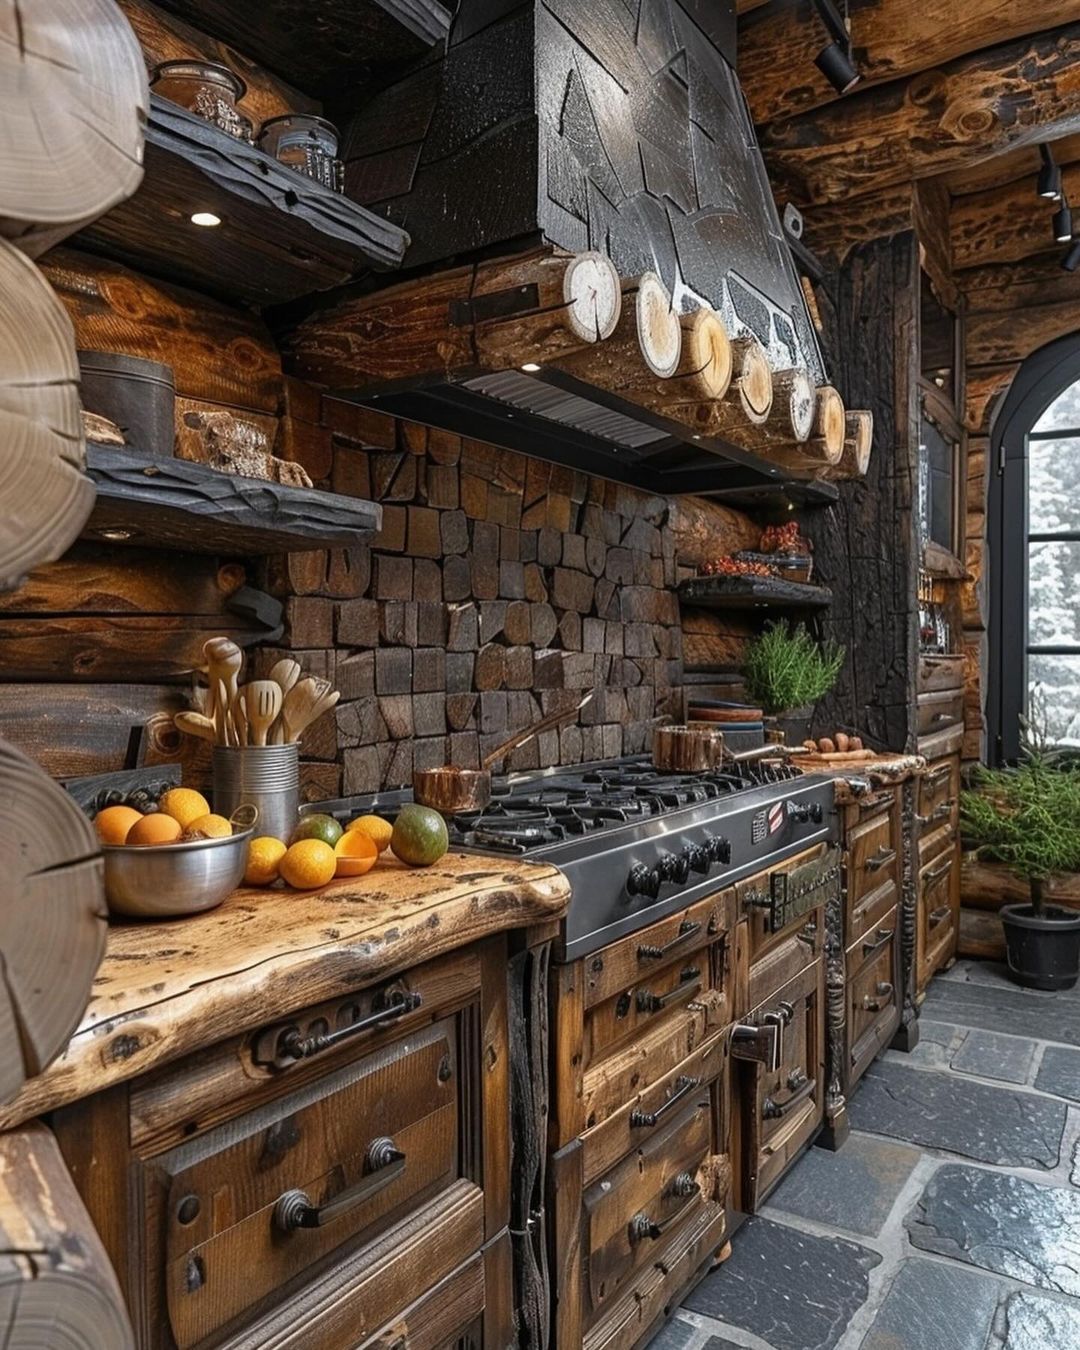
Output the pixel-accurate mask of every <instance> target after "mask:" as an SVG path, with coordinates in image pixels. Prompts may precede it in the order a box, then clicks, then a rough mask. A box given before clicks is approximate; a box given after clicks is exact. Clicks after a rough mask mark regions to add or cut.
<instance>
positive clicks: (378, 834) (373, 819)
mask: <svg viewBox="0 0 1080 1350" xmlns="http://www.w3.org/2000/svg"><path fill="white" fill-rule="evenodd" d="M350 830H359V831H360V833H361V834H366V835H367V837H368V838H369V839H370V840H371V842H372V843H373V844H374V845H375V848H376V850H377V852H379V853H382V851H383V850H384V849H385V848H388V847H389V845H390V839H391V836H392V835H393V833H394V827H393V825H391V824H390V822H389V821H388V820H383V818H382V816H357V818H356V819H355V820H350V821H349V823H348V825H346V826H345V832H346V834H347V833H348V832H349V831H350Z"/></svg>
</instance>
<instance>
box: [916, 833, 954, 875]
mask: <svg viewBox="0 0 1080 1350" xmlns="http://www.w3.org/2000/svg"><path fill="white" fill-rule="evenodd" d="M956 847H957V843H956V827H955V826H954V825H952V824H951V823H950V824H947V825H940V826H939V827H938V828H937V829H936V830H929V831H927V832H926V833H924V834H922V835H920V836H919V849H918V854H919V861H918V868H919V871H920V872H922V871H924V870H925V869H926V867H927V866H928V865H929V864H930V863H932V862H933V861H934V859H935V858H940V857H941V855H942V854H943V853H948V852H949V851H950V849H955V848H956Z"/></svg>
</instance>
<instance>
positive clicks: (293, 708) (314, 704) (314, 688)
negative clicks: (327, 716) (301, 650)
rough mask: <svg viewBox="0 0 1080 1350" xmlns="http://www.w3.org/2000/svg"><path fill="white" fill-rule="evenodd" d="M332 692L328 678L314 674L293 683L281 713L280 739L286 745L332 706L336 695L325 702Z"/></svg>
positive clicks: (296, 739) (298, 737) (335, 700)
mask: <svg viewBox="0 0 1080 1350" xmlns="http://www.w3.org/2000/svg"><path fill="white" fill-rule="evenodd" d="M333 693H334V690H333V689H332V688H331V686H330V681H329V680H323V679H319V678H318V677H317V676H314V675H309V676H308V677H307V679H304V680H301V681H300V682H299V683H298V684H295V685H293V687H292V688H291V689H290V690H289V692H288V695H287V696H286V699H285V706H284V709H283V711H282V715H281V720H282V739H283V740H284V742H285V744H286V745H292V744H293V742H294V741H298V740H299V739H300V736H301V734H302V733H303V731H304V729H305V728H306V727H308V726H310V725H311V723H312V722H314V721H315V719H316V717H321V716H322V714H323V713H324V712H326V711H327V709H328V708H332V707H333V706H334V704H335V703H336V702H337V696H335V697H334V699H333V702H330V703H327V702H326V700H327V699H328V698H329V697H330V695H331V694H333ZM320 705H322V706H320ZM249 713H250V709H249Z"/></svg>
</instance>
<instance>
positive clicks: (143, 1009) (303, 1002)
mask: <svg viewBox="0 0 1080 1350" xmlns="http://www.w3.org/2000/svg"><path fill="white" fill-rule="evenodd" d="M456 861H459V862H460V863H466V862H467V863H468V864H470V865H471V870H469V871H466V870H465V869H464V868H460V867H459V869H458V870H459V871H461V872H462V873H463V875H462V880H463V881H472V882H474V883H475V881H482V882H483V884H478V885H477V884H474V885H473V889H470V890H465V891H460V890H459V891H457V892H454V891H453V890H452V889H448V892H447V894H446V896H445V898H441V899H440V898H439V897H438V894H437V893H435V894H434V895H433V894H428V895H426V896H424V897H422V901H426V903H424V902H421V903H418V904H417V905H416V906H415V908H414V909H413V910H412V911H411V912H404V913H403V912H401V910H400V909H399V908H394V907H392V908H391V909H390V911H389V912H383V913H382V914H381V915H380V917H379V918H377V919H376V918H374V915H373V914H371V913H370V912H369V913H368V915H367V921H366V922H364V923H362V924H361V925H359V926H358V927H357V929H356V931H353V932H348V933H343V932H338V933H335V935H334V936H326V937H325V938H324V940H323V941H321V942H320V941H307V942H305V941H304V935H303V933H302V932H298V933H297V944H296V945H295V946H294V947H292V948H290V949H289V950H287V951H274V952H270V953H268V954H267V955H265V956H260V955H259V954H258V949H257V948H255V949H253V950H252V952H251V958H252V959H251V960H250V961H248V962H246V963H243V964H241V963H239V962H237V963H235V964H234V966H233V967H232V968H229V969H221V970H219V971H217V972H216V973H202V974H200V970H203V971H205V967H200V966H199V964H198V963H197V962H194V961H193V962H192V965H191V969H190V971H186V972H185V978H184V979H183V980H182V981H180V982H179V983H177V982H176V981H174V983H175V984H176V988H175V991H174V992H171V993H164V994H163V995H162V996H161V997H160V998H158V999H156V1000H155V999H153V998H152V997H151V998H149V999H145V1000H144V999H141V998H138V999H131V1000H130V1003H128V1002H126V1001H125V999H124V997H123V996H119V997H118V996H117V995H115V994H110V995H107V996H105V995H102V994H101V993H100V992H98V993H96V994H95V998H94V999H93V1000H92V1002H91V1005H90V1008H89V1009H88V1010H87V1014H86V1016H85V1017H84V1019H83V1022H82V1024H81V1025H80V1026H79V1028H78V1029H77V1030H76V1032H75V1033H74V1035H73V1036H72V1038H71V1041H70V1042H69V1043H68V1047H67V1049H66V1050H65V1051H64V1053H63V1054H62V1055H61V1056H60V1057H59V1059H57V1060H56V1061H55V1062H54V1063H53V1064H52V1065H51V1066H50V1067H49V1068H48V1069H47V1070H46V1071H45V1072H44V1073H42V1074H40V1075H38V1076H37V1077H36V1078H33V1079H31V1080H29V1081H28V1082H27V1083H26V1084H25V1085H24V1087H23V1089H22V1091H21V1092H20V1093H19V1095H18V1096H17V1097H16V1098H15V1099H14V1100H13V1101H11V1102H9V1103H8V1104H7V1105H5V1106H2V1107H0V1129H12V1128H13V1127H15V1126H16V1125H20V1124H22V1123H23V1122H24V1121H27V1120H30V1119H32V1118H33V1117H35V1116H39V1115H41V1114H43V1113H44V1112H47V1111H53V1110H56V1109H58V1108H59V1107H62V1106H67V1105H70V1104H71V1103H73V1102H76V1101H79V1100H80V1099H82V1098H84V1097H88V1096H91V1095H93V1094H94V1093H97V1092H101V1091H103V1090H104V1089H106V1088H110V1087H114V1086H116V1085H117V1084H118V1083H123V1082H125V1081H127V1080H129V1079H132V1078H136V1077H138V1076H140V1075H142V1074H144V1073H147V1072H149V1071H150V1070H152V1069H158V1068H161V1067H162V1066H163V1065H165V1064H168V1063H170V1062H172V1061H174V1060H177V1059H180V1058H182V1057H183V1056H185V1055H187V1054H190V1053H192V1052H193V1051H195V1050H198V1049H200V1048H202V1047H204V1046H209V1045H213V1044H215V1043H216V1042H217V1041H220V1040H223V1039H224V1038H226V1037H228V1036H234V1035H236V1034H238V1033H240V1032H244V1031H248V1030H251V1029H252V1028H254V1027H258V1026H261V1025H262V1024H264V1023H268V1022H274V1021H276V1020H278V1019H279V1018H281V1017H283V1016H287V1015H288V1014H289V1013H291V1012H293V1011H295V1010H297V1009H299V1008H303V1007H306V1006H308V1005H310V1004H312V1003H318V1002H321V1001H323V1000H325V999H332V998H336V997H339V996H341V995H343V994H346V993H349V992H350V991H353V990H356V989H360V988H363V987H365V986H368V985H371V984H374V983H378V982H379V981H381V980H385V979H389V978H391V977H392V976H394V975H396V974H399V973H400V972H402V971H404V970H408V969H410V968H412V967H413V966H417V965H420V964H421V963H423V962H424V961H429V960H431V959H433V958H434V957H437V956H442V955H445V954H446V953H447V952H450V951H454V950H456V949H457V948H460V947H465V946H468V945H469V944H470V943H472V942H475V941H478V940H480V939H482V938H485V937H490V936H492V935H493V934H496V933H500V932H505V931H508V930H511V929H520V928H528V927H531V926H533V925H537V924H540V925H543V924H550V923H552V922H553V921H557V920H558V919H559V918H561V916H562V915H563V914H564V912H565V910H566V907H567V905H568V903H569V899H570V886H569V883H568V882H567V880H566V878H565V877H564V876H563V874H562V873H561V872H560V871H558V869H557V868H554V867H551V866H548V865H537V864H520V863H515V862H513V861H510V862H506V861H503V860H500V861H499V862H498V864H497V865H496V866H492V860H491V859H488V858H483V859H481V858H469V859H465V858H460V857H459V859H457V860H456ZM485 867H486V869H487V870H489V871H490V873H491V878H490V881H488V880H487V879H485V878H483V877H482V876H479V875H478V874H480V873H482V872H483V871H484V870H485ZM515 874H520V875H515ZM406 875H408V874H406ZM411 875H413V876H416V875H417V874H415V873H413V874H411ZM251 895H252V892H250V891H239V892H237V894H236V896H234V897H231V898H230V900H229V901H226V904H225V906H222V908H221V909H219V910H215V911H213V912H212V913H211V914H208V915H199V916H196V917H194V918H192V919H186V920H178V921H174V922H171V923H166V924H162V923H160V922H158V923H145V924H138V925H132V926H127V927H122V928H116V929H111V930H110V946H109V949H108V950H107V952H106V957H105V960H104V962H103V963H102V967H101V970H100V971H99V975H98V981H97V983H96V985H95V988H96V989H98V988H99V986H101V985H102V983H103V982H104V984H105V985H106V986H107V985H108V983H109V981H110V980H111V978H112V976H113V972H114V970H115V969H116V968H117V967H118V966H119V965H120V962H121V961H124V962H128V961H133V960H135V959H136V957H137V948H138V943H139V941H140V940H145V941H146V943H147V945H148V947H160V946H161V943H162V935H163V933H168V932H169V931H170V930H171V932H172V933H173V934H179V932H180V931H181V925H190V924H195V923H198V924H201V925H205V924H206V923H207V921H212V920H213V919H214V917H215V916H218V918H219V922H222V921H223V920H227V918H228V916H229V910H228V908H227V907H228V906H230V905H232V904H234V903H235V902H240V901H243V900H245V899H249V898H250V897H251ZM307 898H308V897H305V896H300V897H291V899H292V900H293V901H294V903H295V904H296V905H297V907H299V905H302V904H303V903H304V901H305V900H306V899H307ZM314 898H316V899H318V900H322V899H325V898H326V896H325V893H324V894H323V895H320V896H319V897H314ZM298 927H299V928H302V925H301V924H298ZM312 927H313V929H317V931H319V932H320V933H327V932H328V931H333V930H332V929H331V930H328V929H327V928H326V920H325V919H324V918H320V919H319V921H318V923H317V924H316V925H312ZM313 935H314V934H313ZM115 947H122V948H124V949H125V950H123V951H122V952H120V953H117V952H116V951H115V950H114V948H115ZM133 948H134V949H135V950H134V951H133V950H132V949H133ZM154 955H155V954H154V953H153V952H151V951H148V954H147V964H148V965H150V967H151V969H150V977H151V978H150V982H149V983H147V982H146V980H145V979H144V981H143V982H142V983H141V984H140V985H139V986H138V991H137V992H138V993H140V994H142V993H150V994H152V993H153V991H154V990H155V988H162V985H161V984H160V983H156V982H153V980H152V975H153V973H154V972H153V968H152V962H153V959H154ZM110 958H111V959H110ZM132 992H135V991H132ZM109 1002H111V1003H112V1004H113V1008H112V1010H111V1011H109V1010H108V1009H107V1007H106V1006H104V1005H106V1004H107V1003H109Z"/></svg>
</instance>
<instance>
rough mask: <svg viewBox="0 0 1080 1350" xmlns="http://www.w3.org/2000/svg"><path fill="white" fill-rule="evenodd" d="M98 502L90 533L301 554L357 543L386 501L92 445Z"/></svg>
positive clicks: (90, 463)
mask: <svg viewBox="0 0 1080 1350" xmlns="http://www.w3.org/2000/svg"><path fill="white" fill-rule="evenodd" d="M86 464H87V470H88V472H89V474H90V477H91V478H92V479H93V480H94V483H95V484H96V486H97V504H96V505H95V507H94V510H93V513H92V514H91V516H90V519H89V521H88V522H87V526H86V529H85V531H84V536H85V537H87V538H91V539H98V540H101V539H105V540H108V541H109V542H111V543H131V544H141V545H144V546H145V545H152V546H155V547H158V548H175V549H181V550H183V551H184V552H188V553H230V554H248V555H257V554H262V553H299V552H304V551H306V550H310V549H318V548H341V547H351V546H352V545H354V544H358V543H360V542H362V541H363V540H364V539H366V538H368V537H369V536H371V535H372V534H374V533H375V532H376V531H378V530H379V529H380V527H381V525H382V507H381V506H378V505H377V504H376V503H374V502H368V501H364V500H362V499H360V498H356V497H342V496H339V495H338V494H336V493H333V492H321V491H319V489H317V488H297V487H288V486H286V485H284V484H282V483H267V482H264V481H263V480H262V479H258V478H236V477H233V476H232V475H231V474H227V473H219V472H218V471H217V470H216V469H208V468H207V467H206V466H205V465H203V464H193V463H191V462H189V461H188V460H184V459H172V458H165V457H162V458H152V457H151V456H149V455H145V454H140V453H139V452H138V451H137V450H131V449H128V448H127V447H124V448H123V449H120V448H118V447H116V446H111V445H96V444H90V445H88V446H87V447H86Z"/></svg>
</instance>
